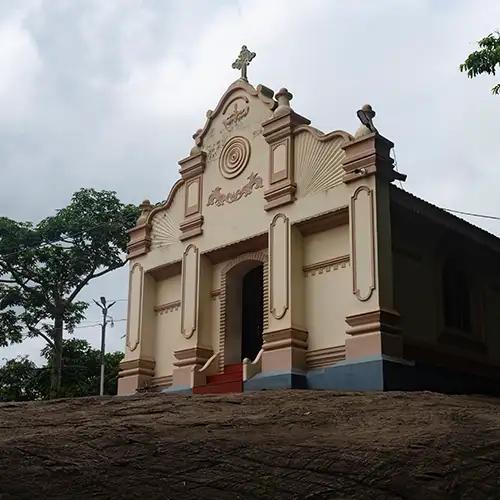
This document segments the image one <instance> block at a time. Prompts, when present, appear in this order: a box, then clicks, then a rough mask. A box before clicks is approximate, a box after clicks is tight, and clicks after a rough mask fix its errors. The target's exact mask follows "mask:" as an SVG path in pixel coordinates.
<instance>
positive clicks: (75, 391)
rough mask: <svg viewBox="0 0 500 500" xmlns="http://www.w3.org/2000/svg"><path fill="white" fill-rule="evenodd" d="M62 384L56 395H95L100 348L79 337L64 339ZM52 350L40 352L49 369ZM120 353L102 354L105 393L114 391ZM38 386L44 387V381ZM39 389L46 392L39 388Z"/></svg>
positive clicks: (99, 363) (120, 358) (97, 384)
mask: <svg viewBox="0 0 500 500" xmlns="http://www.w3.org/2000/svg"><path fill="white" fill-rule="evenodd" d="M63 344H64V345H63V355H62V375H63V376H62V385H61V389H60V392H59V395H60V396H62V397H67V398H76V397H81V396H95V395H98V394H99V378H100V375H101V351H100V350H99V349H93V348H92V346H91V345H90V344H89V343H88V342H87V341H86V340H82V339H75V338H73V339H67V340H64V342H63ZM51 351H52V349H51V348H50V347H48V346H46V347H45V348H44V349H43V350H42V355H43V356H44V357H45V359H46V360H47V367H48V368H49V370H47V371H46V373H49V372H50V369H51V368H52V363H53V359H54V357H53V356H52V352H51ZM122 359H123V353H121V352H113V353H107V354H106V355H105V357H104V393H105V394H116V390H117V384H118V370H119V364H120V361H121V360H122ZM41 385H42V386H43V385H45V386H47V382H45V384H44V383H43V380H42V383H41ZM42 392H45V393H47V391H46V390H45V391H44V390H43V389H42Z"/></svg>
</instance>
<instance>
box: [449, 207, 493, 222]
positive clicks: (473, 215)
mask: <svg viewBox="0 0 500 500" xmlns="http://www.w3.org/2000/svg"><path fill="white" fill-rule="evenodd" d="M442 210H446V211H447V212H451V213H454V214H460V215H469V216H470V217H481V218H482V219H492V220H500V217H497V216H495V215H484V214H475V213H472V212H462V211H461V210H453V209H451V208H442Z"/></svg>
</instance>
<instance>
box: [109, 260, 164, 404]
mask: <svg viewBox="0 0 500 500" xmlns="http://www.w3.org/2000/svg"><path fill="white" fill-rule="evenodd" d="M155 296H156V283H155V281H154V279H153V277H152V276H150V275H149V274H148V273H145V272H144V269H143V267H142V265H141V264H140V262H131V264H130V278H129V297H128V318H127V341H126V348H125V357H124V359H123V361H122V362H121V363H120V373H119V379H118V394H119V395H124V394H133V393H134V392H136V391H137V390H138V389H141V388H143V387H146V386H147V385H148V383H149V380H150V379H151V377H153V376H154V369H155V357H154V334H155V317H154V304H155Z"/></svg>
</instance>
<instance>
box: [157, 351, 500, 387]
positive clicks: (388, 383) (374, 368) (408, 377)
mask: <svg viewBox="0 0 500 500" xmlns="http://www.w3.org/2000/svg"><path fill="white" fill-rule="evenodd" d="M266 389H267V390H273V389H324V390H335V391H414V390H420V391H421V390H428V391H435V392H443V393H451V394H467V393H469V394H470V393H482V394H494V395H500V375H499V380H493V379H491V378H487V377H482V376H478V375H473V374H470V373H464V372H458V371H454V370H450V369H446V368H443V367H438V366H433V365H429V364H424V363H419V362H416V363H414V362H407V361H404V360H400V359H393V358H388V357H377V358H367V359H363V360H359V361H355V362H352V361H351V362H347V361H342V362H340V363H337V364H335V365H333V366H329V367H325V368H319V369H315V370H309V371H308V372H293V373H286V372H269V373H259V374H258V375H256V376H255V377H253V378H251V379H250V380H248V381H247V382H244V384H243V390H244V391H260V390H266ZM162 392H167V393H185V394H190V393H191V392H192V391H191V389H190V388H189V387H170V388H168V389H166V390H164V391H162Z"/></svg>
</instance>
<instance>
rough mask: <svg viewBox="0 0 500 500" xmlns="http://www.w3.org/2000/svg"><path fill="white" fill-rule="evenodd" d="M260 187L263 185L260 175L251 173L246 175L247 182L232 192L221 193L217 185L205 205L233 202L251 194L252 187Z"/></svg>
mask: <svg viewBox="0 0 500 500" xmlns="http://www.w3.org/2000/svg"><path fill="white" fill-rule="evenodd" d="M262 187H264V182H263V181H262V177H260V176H258V175H257V174H251V175H250V176H249V177H248V182H247V183H246V184H245V185H244V186H243V187H242V188H240V189H238V190H237V191H235V192H234V193H227V194H224V193H221V190H222V188H221V187H219V186H217V187H216V188H215V189H214V190H213V191H212V192H211V193H210V196H209V197H208V202H207V207H209V206H211V205H217V206H218V207H222V205H224V203H234V202H235V201H238V200H239V199H241V198H242V197H243V196H249V195H251V194H252V192H253V189H254V188H255V189H260V188H262Z"/></svg>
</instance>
